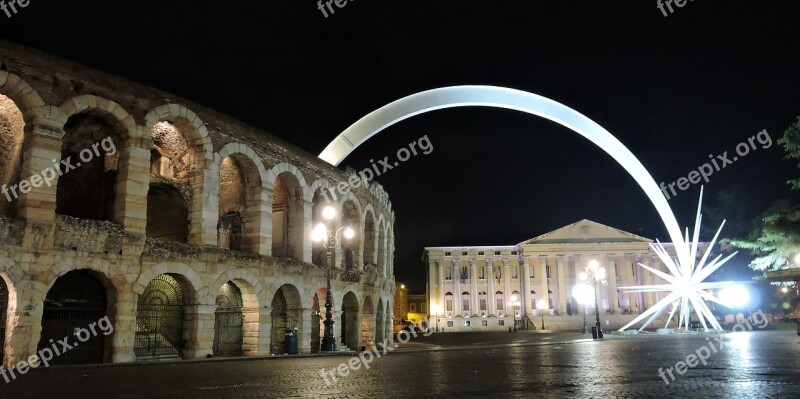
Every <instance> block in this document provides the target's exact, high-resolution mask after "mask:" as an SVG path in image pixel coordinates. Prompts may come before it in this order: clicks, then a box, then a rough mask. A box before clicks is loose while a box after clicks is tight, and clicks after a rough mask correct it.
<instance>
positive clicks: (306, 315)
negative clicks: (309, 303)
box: [297, 308, 341, 353]
mask: <svg viewBox="0 0 800 399" xmlns="http://www.w3.org/2000/svg"><path fill="white" fill-rule="evenodd" d="M300 317H301V318H302V320H303V321H302V322H301V324H300V328H298V331H297V350H298V351H299V352H300V353H310V352H311V309H306V308H303V309H302V313H301V316H300ZM340 331H341V330H340ZM320 335H322V334H320ZM335 336H336V325H334V337H335Z"/></svg>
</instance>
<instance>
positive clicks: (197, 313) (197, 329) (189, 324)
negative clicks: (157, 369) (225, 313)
mask: <svg viewBox="0 0 800 399" xmlns="http://www.w3.org/2000/svg"><path fill="white" fill-rule="evenodd" d="M216 308H217V307H216V306H215V305H186V306H184V313H185V314H184V322H183V340H184V342H185V343H186V344H185V346H184V348H183V358H184V359H201V358H204V357H206V356H208V355H211V354H213V346H214V323H215V322H216V320H215V315H214V311H215V310H216Z"/></svg>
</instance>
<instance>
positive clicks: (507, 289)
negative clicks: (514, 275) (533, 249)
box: [502, 258, 514, 316]
mask: <svg viewBox="0 0 800 399" xmlns="http://www.w3.org/2000/svg"><path fill="white" fill-rule="evenodd" d="M502 262H503V309H505V310H506V311H505V312H503V313H504V314H510V315H512V316H513V315H514V309H509V306H508V302H509V301H510V300H511V273H509V272H508V259H507V258H503V259H502Z"/></svg>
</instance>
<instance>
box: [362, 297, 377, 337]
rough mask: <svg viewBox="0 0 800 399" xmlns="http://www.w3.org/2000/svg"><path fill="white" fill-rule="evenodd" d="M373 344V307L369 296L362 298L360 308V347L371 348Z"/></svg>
mask: <svg viewBox="0 0 800 399" xmlns="http://www.w3.org/2000/svg"><path fill="white" fill-rule="evenodd" d="M374 344H375V305H374V304H373V302H372V297H371V296H370V295H365V296H364V305H362V307H361V345H362V346H367V347H368V348H370V347H372V346H373V345H374Z"/></svg>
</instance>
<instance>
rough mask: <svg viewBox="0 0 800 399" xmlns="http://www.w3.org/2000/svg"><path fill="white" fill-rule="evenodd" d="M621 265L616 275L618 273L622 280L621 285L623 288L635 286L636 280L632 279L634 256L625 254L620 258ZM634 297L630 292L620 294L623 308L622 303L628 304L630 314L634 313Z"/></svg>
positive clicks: (635, 309)
mask: <svg viewBox="0 0 800 399" xmlns="http://www.w3.org/2000/svg"><path fill="white" fill-rule="evenodd" d="M620 260H621V261H622V264H621V265H619V266H618V267H617V270H618V273H620V277H621V278H622V285H623V286H624V287H631V286H634V285H636V280H634V278H633V266H632V265H633V261H634V260H635V258H634V256H633V255H631V254H626V255H624V256H621V257H620ZM636 295H637V294H632V293H630V291H624V293H623V294H622V296H621V297H622V300H623V307H624V306H625V304H624V302H625V301H627V302H628V309H630V311H631V312H636V311H637V307H636Z"/></svg>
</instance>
